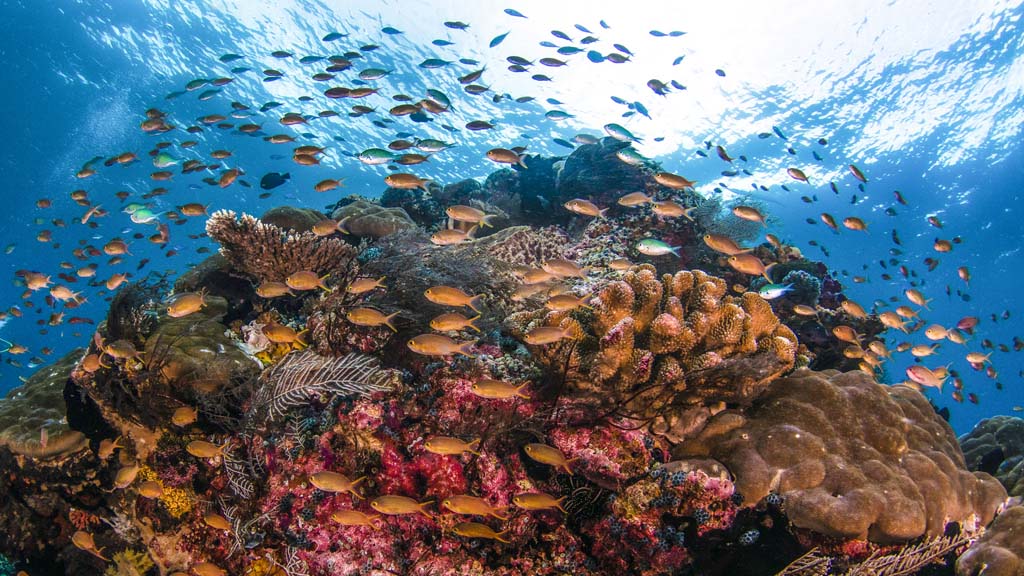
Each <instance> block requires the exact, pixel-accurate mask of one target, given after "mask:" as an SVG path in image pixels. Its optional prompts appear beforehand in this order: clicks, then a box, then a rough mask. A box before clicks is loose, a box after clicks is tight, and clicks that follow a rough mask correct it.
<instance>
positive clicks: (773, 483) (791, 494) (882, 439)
mask: <svg viewBox="0 0 1024 576" xmlns="http://www.w3.org/2000/svg"><path fill="white" fill-rule="evenodd" d="M673 455H675V456H677V457H680V456H681V457H711V458H715V459H717V460H719V461H721V462H722V463H723V464H725V465H726V467H728V469H729V471H730V472H731V473H732V474H733V475H734V477H735V478H736V486H737V488H738V489H739V490H740V491H741V492H742V493H743V494H744V496H745V497H746V498H747V499H748V500H751V501H757V500H760V499H762V498H764V497H766V496H768V495H769V494H770V493H774V494H777V495H779V496H781V497H782V498H783V499H784V502H785V507H784V510H785V513H786V515H787V516H788V517H789V519H790V521H791V522H792V523H793V525H794V526H796V527H798V528H804V529H808V530H811V531H814V532H817V533H819V534H823V535H825V536H830V537H837V538H844V539H849V538H860V539H864V538H867V539H870V540H871V541H872V542H878V543H894V542H905V541H908V540H912V539H914V538H918V537H920V536H937V535H941V534H942V533H943V531H944V529H945V526H946V523H947V522H949V521H954V522H963V523H968V524H969V523H971V522H972V521H973V519H974V518H975V517H977V518H978V519H980V520H981V522H982V523H985V522H987V521H988V520H989V519H990V518H991V517H992V516H993V515H994V513H995V510H996V508H997V507H998V505H999V503H1000V502H1002V500H1003V499H1004V498H1005V497H1006V492H1005V491H1004V490H1003V489H1002V487H1001V486H999V484H998V482H996V481H995V479H993V478H992V477H991V476H989V475H987V474H984V473H971V472H969V471H968V470H967V469H966V468H965V466H964V460H963V455H962V454H961V452H960V449H959V446H957V444H956V441H955V437H954V436H953V433H952V429H950V427H949V425H948V424H947V423H946V422H945V421H944V420H942V418H941V417H939V416H938V415H937V414H936V413H935V411H934V410H933V409H932V407H931V405H930V404H929V403H928V400H927V399H926V398H925V397H924V396H923V395H921V394H920V393H919V392H917V391H916V390H913V389H911V388H908V387H904V386H895V387H886V386H882V385H880V384H877V383H876V382H874V380H873V379H872V378H871V377H869V376H867V375H866V374H864V373H861V372H848V373H845V374H840V373H837V372H834V371H826V372H820V373H819V372H814V371H811V370H807V369H800V370H798V371H796V372H795V373H794V374H793V375H792V376H789V377H786V378H780V379H778V380H776V381H774V382H773V383H772V384H771V386H770V387H769V388H768V390H767V391H766V392H765V393H764V395H762V396H761V397H760V398H759V399H757V400H756V401H755V402H754V404H753V406H751V407H750V408H749V409H748V410H746V411H744V412H743V413H740V412H737V411H732V410H728V411H725V412H721V413H719V414H717V415H715V416H714V417H712V418H711V419H710V420H709V421H708V423H707V426H706V427H705V428H704V430H703V431H702V432H701V434H699V435H698V436H696V437H695V438H692V439H690V440H687V441H686V442H685V443H683V444H681V445H679V446H677V447H676V448H675V449H674V451H673Z"/></svg>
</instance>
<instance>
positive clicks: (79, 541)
mask: <svg viewBox="0 0 1024 576" xmlns="http://www.w3.org/2000/svg"><path fill="white" fill-rule="evenodd" d="M71 543H72V544H74V545H75V548H78V549H79V550H82V551H83V552H88V553H90V554H92V555H93V556H96V557H97V558H99V559H100V560H103V561H104V562H110V560H109V559H108V558H105V557H104V556H103V548H96V541H95V540H94V539H93V537H92V534H90V533H88V532H85V531H84V530H79V531H77V532H75V533H74V534H72V535H71Z"/></svg>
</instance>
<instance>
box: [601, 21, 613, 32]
mask: <svg viewBox="0 0 1024 576" xmlns="http://www.w3.org/2000/svg"><path fill="white" fill-rule="evenodd" d="M600 24H601V28H604V29H605V30H610V29H611V26H609V25H608V24H606V23H605V21H604V20H601V22H600Z"/></svg>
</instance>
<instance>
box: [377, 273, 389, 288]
mask: <svg viewBox="0 0 1024 576" xmlns="http://www.w3.org/2000/svg"><path fill="white" fill-rule="evenodd" d="M385 278H387V276H381V277H380V278H377V287H378V288H387V286H385V285H384V284H381V282H384V279H385Z"/></svg>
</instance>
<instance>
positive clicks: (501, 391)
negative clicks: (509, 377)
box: [470, 378, 530, 400]
mask: <svg viewBox="0 0 1024 576" xmlns="http://www.w3.org/2000/svg"><path fill="white" fill-rule="evenodd" d="M529 385H530V383H529V382H524V383H523V384H519V385H518V386H517V385H515V384H511V383H509V382H505V381H504V380H494V379H491V378H481V379H479V380H477V381H476V382H474V383H473V384H472V385H471V386H470V390H471V391H472V392H473V394H475V395H477V396H479V397H481V398H488V399H491V400H508V399H510V398H522V399H524V400H529V399H530V395H529V394H527V393H526V392H523V390H524V389H525V388H526V387H527V386H529Z"/></svg>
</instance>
